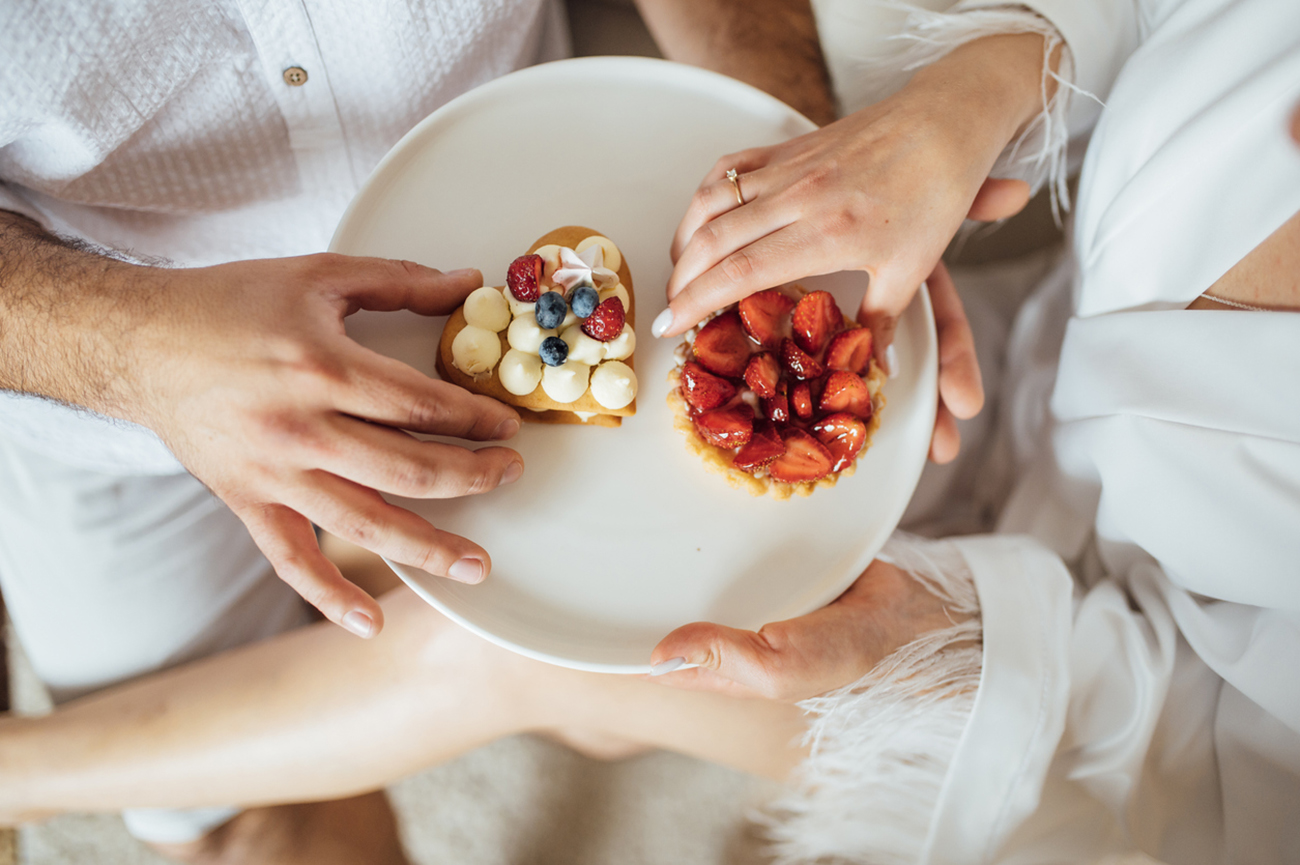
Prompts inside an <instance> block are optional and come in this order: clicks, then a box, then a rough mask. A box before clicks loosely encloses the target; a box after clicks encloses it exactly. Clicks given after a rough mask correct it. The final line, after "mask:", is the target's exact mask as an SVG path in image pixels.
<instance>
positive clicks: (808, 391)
mask: <svg viewBox="0 0 1300 865" xmlns="http://www.w3.org/2000/svg"><path fill="white" fill-rule="evenodd" d="M790 408H791V409H792V410H793V411H794V414H795V417H797V418H799V419H800V420H808V418H810V417H812V414H813V400H812V388H810V387H809V386H808V382H806V381H801V382H799V383H798V384H796V385H795V386H794V388H792V389H791V391H790Z"/></svg>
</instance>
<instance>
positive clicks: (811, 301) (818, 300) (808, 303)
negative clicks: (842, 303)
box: [791, 291, 844, 354]
mask: <svg viewBox="0 0 1300 865" xmlns="http://www.w3.org/2000/svg"><path fill="white" fill-rule="evenodd" d="M791 326H792V327H793V329H794V341H795V342H796V343H798V344H799V347H800V348H801V349H803V350H804V351H806V352H808V353H809V354H817V353H819V352H820V351H821V350H822V349H823V348H825V347H826V341H827V340H829V339H830V338H831V336H832V335H834V334H836V333H838V332H839V331H840V329H841V328H843V327H844V315H843V313H841V312H840V307H839V304H837V303H836V302H835V298H833V297H831V296H830V294H829V293H828V292H825V291H814V292H811V293H810V294H805V295H804V296H803V297H802V298H800V299H799V303H798V305H796V306H795V308H794V312H793V313H792V314H791Z"/></svg>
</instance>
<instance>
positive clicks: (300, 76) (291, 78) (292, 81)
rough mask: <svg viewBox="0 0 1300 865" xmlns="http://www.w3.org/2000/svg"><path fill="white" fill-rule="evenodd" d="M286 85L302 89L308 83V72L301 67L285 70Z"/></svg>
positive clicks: (291, 67)
mask: <svg viewBox="0 0 1300 865" xmlns="http://www.w3.org/2000/svg"><path fill="white" fill-rule="evenodd" d="M284 83H285V84H288V85H289V86H290V87H301V86H303V85H304V84H306V83H307V70H306V69H303V68H302V67H301V66H290V67H289V68H288V69H286V70H284Z"/></svg>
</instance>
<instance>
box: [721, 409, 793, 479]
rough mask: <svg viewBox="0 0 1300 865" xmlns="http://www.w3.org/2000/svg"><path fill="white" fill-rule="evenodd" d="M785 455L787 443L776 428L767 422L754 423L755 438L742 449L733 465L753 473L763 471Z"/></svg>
mask: <svg viewBox="0 0 1300 865" xmlns="http://www.w3.org/2000/svg"><path fill="white" fill-rule="evenodd" d="M783 453H785V442H783V441H782V440H781V434H780V433H779V432H777V429H776V427H775V426H774V425H773V424H772V423H771V422H770V421H765V420H761V419H760V420H757V421H755V422H754V436H753V438H751V439H750V440H749V444H747V445H745V446H744V447H743V448H741V449H740V452H739V453H737V454H736V456H735V458H734V459H733V460H732V461H731V464H732V465H734V466H735V467H736V468H738V469H743V470H744V471H747V472H752V471H754V470H755V469H761V468H762V467H763V466H765V465H767V464H768V463H770V462H771V461H772V460H774V459H776V458H777V457H779V456H780V455H781V454H783Z"/></svg>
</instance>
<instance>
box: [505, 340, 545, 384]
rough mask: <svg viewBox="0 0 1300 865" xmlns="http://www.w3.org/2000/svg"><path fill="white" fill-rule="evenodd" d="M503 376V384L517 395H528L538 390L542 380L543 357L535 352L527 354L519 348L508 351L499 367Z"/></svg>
mask: <svg viewBox="0 0 1300 865" xmlns="http://www.w3.org/2000/svg"><path fill="white" fill-rule="evenodd" d="M497 375H498V376H500V377H501V386H502V387H504V388H505V389H506V390H508V391H510V392H511V393H512V394H514V395H515V396H527V395H528V394H530V393H532V392H533V391H535V390H537V385H538V384H539V383H540V382H541V380H542V359H541V358H540V357H538V356H537V355H535V354H526V353H524V352H522V351H520V350H519V349H517V348H512V349H510V351H508V352H506V356H505V357H503V358H501V366H500V367H499V368H498V369H497Z"/></svg>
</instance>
